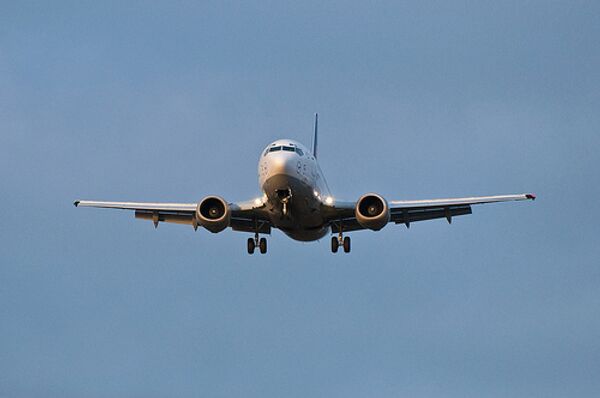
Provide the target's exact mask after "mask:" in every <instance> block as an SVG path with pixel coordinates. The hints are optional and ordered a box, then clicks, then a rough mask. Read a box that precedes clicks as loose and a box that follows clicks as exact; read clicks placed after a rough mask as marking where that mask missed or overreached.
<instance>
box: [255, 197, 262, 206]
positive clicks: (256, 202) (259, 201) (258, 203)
mask: <svg viewBox="0 0 600 398" xmlns="http://www.w3.org/2000/svg"><path fill="white" fill-rule="evenodd" d="M254 204H255V205H257V206H260V205H261V204H262V200H261V199H260V198H256V199H254Z"/></svg>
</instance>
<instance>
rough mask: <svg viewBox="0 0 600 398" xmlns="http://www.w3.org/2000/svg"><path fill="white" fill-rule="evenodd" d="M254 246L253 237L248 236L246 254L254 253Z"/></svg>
mask: <svg viewBox="0 0 600 398" xmlns="http://www.w3.org/2000/svg"><path fill="white" fill-rule="evenodd" d="M255 248H256V243H254V239H252V238H248V254H254V249H255Z"/></svg>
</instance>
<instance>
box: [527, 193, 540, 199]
mask: <svg viewBox="0 0 600 398" xmlns="http://www.w3.org/2000/svg"><path fill="white" fill-rule="evenodd" d="M525 197H526V198H527V199H531V200H535V198H537V196H536V195H535V194H534V193H526V194H525Z"/></svg>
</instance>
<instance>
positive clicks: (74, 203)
mask: <svg viewBox="0 0 600 398" xmlns="http://www.w3.org/2000/svg"><path fill="white" fill-rule="evenodd" d="M79 202H81V201H80V200H76V201H75V202H73V206H75V207H78V206H79Z"/></svg>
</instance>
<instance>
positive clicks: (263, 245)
mask: <svg viewBox="0 0 600 398" xmlns="http://www.w3.org/2000/svg"><path fill="white" fill-rule="evenodd" d="M258 248H259V249H260V253H261V254H265V253H266V252H267V239H266V238H260V241H259V242H258Z"/></svg>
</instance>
